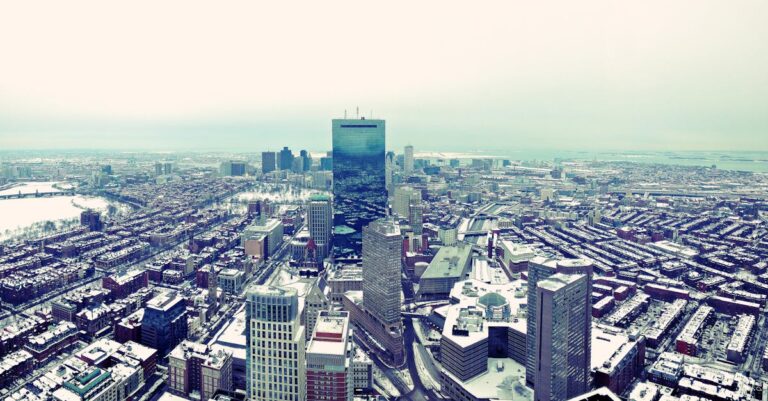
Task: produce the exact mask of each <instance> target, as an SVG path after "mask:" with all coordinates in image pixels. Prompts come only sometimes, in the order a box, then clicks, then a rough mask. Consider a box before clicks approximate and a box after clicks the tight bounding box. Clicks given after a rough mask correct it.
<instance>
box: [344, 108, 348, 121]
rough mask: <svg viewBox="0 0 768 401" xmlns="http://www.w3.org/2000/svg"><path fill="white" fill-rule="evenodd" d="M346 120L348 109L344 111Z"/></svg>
mask: <svg viewBox="0 0 768 401" xmlns="http://www.w3.org/2000/svg"><path fill="white" fill-rule="evenodd" d="M344 119H345V120H346V119H347V109H344Z"/></svg>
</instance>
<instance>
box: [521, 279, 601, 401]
mask: <svg viewBox="0 0 768 401" xmlns="http://www.w3.org/2000/svg"><path fill="white" fill-rule="evenodd" d="M536 294H537V296H536V297H537V301H538V305H537V319H536V328H537V330H536V335H537V342H536V346H537V350H536V370H535V372H534V373H535V375H536V378H535V379H534V380H535V384H534V400H535V401H566V400H568V399H570V398H573V397H576V396H579V395H581V394H584V393H586V392H587V391H589V388H590V371H591V351H592V349H591V341H592V334H591V333H592V332H591V330H592V313H591V307H590V303H589V302H588V299H589V298H590V296H591V295H590V292H589V276H587V275H584V274H563V273H556V274H554V275H552V276H550V277H549V278H547V279H545V280H541V281H539V283H538V285H537V286H536Z"/></svg>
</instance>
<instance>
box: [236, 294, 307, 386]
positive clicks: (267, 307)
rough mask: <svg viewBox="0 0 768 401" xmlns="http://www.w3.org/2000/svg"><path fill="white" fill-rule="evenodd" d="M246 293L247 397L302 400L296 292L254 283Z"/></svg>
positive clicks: (303, 383)
mask: <svg viewBox="0 0 768 401" xmlns="http://www.w3.org/2000/svg"><path fill="white" fill-rule="evenodd" d="M246 296H247V298H246V300H247V301H246V302H247V304H246V324H247V325H248V326H247V329H246V358H247V359H246V391H247V394H248V399H249V400H254V401H272V400H274V401H285V400H295V401H303V400H304V399H305V398H306V359H305V349H306V348H305V339H304V327H303V326H301V324H300V315H301V311H300V310H299V309H300V308H299V295H298V291H297V290H296V289H295V288H293V287H285V288H277V287H270V286H263V285H257V286H253V287H250V288H249V289H248V291H247V295H246Z"/></svg>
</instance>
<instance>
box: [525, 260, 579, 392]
mask: <svg viewBox="0 0 768 401" xmlns="http://www.w3.org/2000/svg"><path fill="white" fill-rule="evenodd" d="M555 273H563V274H585V275H587V286H588V287H589V291H588V292H587V294H588V299H587V302H590V309H591V298H590V296H589V294H591V293H592V290H591V288H592V286H591V283H592V282H591V277H592V261H590V260H587V259H562V260H554V259H547V258H545V257H541V256H538V257H535V258H533V259H531V260H530V261H529V262H528V309H527V322H526V324H527V328H526V329H527V330H526V337H527V338H526V342H525V343H526V360H525V380H526V382H527V383H529V384H535V381H536V360H537V358H538V357H537V345H536V342H537V340H538V337H537V335H536V330H537V319H538V314H537V308H538V305H539V302H538V300H537V298H536V296H537V292H536V287H537V286H538V284H539V282H540V281H542V280H545V279H547V278H548V277H550V276H552V275H554V274H555Z"/></svg>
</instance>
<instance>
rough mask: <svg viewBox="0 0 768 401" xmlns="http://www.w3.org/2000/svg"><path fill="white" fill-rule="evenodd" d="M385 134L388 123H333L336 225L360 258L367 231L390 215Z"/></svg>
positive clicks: (379, 121)
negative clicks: (373, 222) (373, 224)
mask: <svg viewBox="0 0 768 401" xmlns="http://www.w3.org/2000/svg"><path fill="white" fill-rule="evenodd" d="M384 132H385V123H384V120H366V119H360V120H356V119H355V120H346V119H344V120H342V119H338V120H333V208H334V219H333V222H334V225H335V226H336V227H337V231H344V232H346V233H349V237H350V241H349V242H348V244H349V246H350V248H351V250H352V251H354V252H355V253H357V254H360V250H361V248H362V230H363V227H364V226H366V225H367V224H368V223H370V222H372V221H374V220H377V219H380V218H382V217H384V216H385V215H386V210H387V188H386V172H385V163H384V153H385V151H384V149H385V145H384V137H385V135H384ZM343 226H347V227H349V228H351V229H353V230H354V232H350V230H349V229H348V228H344V227H343Z"/></svg>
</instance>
